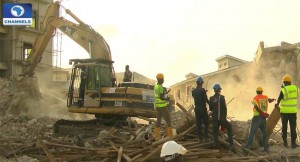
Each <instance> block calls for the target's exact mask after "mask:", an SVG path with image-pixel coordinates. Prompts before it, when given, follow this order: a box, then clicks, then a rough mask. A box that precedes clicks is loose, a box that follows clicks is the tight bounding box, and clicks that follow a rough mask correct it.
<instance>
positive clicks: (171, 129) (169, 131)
mask: <svg viewBox="0 0 300 162" xmlns="http://www.w3.org/2000/svg"><path fill="white" fill-rule="evenodd" d="M166 132H167V133H166V134H167V137H170V138H171V137H173V128H172V127H167V128H166Z"/></svg>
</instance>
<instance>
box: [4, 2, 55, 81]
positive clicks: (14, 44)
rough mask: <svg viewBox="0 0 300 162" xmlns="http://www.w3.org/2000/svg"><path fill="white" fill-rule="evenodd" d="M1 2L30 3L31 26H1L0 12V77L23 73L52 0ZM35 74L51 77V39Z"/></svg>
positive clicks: (43, 77)
mask: <svg viewBox="0 0 300 162" xmlns="http://www.w3.org/2000/svg"><path fill="white" fill-rule="evenodd" d="M3 3H31V4H32V16H33V18H32V19H33V23H32V25H31V26H3V25H2V13H0V17H1V23H0V24H1V25H0V77H3V78H10V77H12V76H17V75H19V74H22V73H23V71H24V68H25V65H26V61H27V60H26V59H28V57H29V55H30V52H31V50H32V46H33V43H34V41H35V38H36V37H37V35H38V34H40V33H41V32H43V31H40V27H39V26H40V24H41V22H42V21H43V18H44V15H45V13H46V11H47V8H48V6H49V5H50V4H51V3H52V0H15V1H12V0H0V5H1V6H2V4H3ZM35 74H36V76H38V77H39V78H41V79H43V80H48V81H49V80H51V79H52V41H50V42H49V43H48V45H47V47H46V49H45V51H44V54H43V58H42V60H41V62H40V63H39V65H38V67H37V68H36V71H35Z"/></svg>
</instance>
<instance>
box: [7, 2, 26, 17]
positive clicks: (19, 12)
mask: <svg viewBox="0 0 300 162" xmlns="http://www.w3.org/2000/svg"><path fill="white" fill-rule="evenodd" d="M10 13H11V14H12V15H13V16H15V17H21V16H23V15H24V13H25V9H24V7H23V6H20V5H15V6H13V7H12V8H11V9H10Z"/></svg>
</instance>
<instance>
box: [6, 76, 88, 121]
mask: <svg viewBox="0 0 300 162" xmlns="http://www.w3.org/2000/svg"><path fill="white" fill-rule="evenodd" d="M39 81H41V82H42V83H39ZM12 82H13V83H12V85H15V86H12V87H15V88H14V90H13V97H12V101H11V104H10V107H9V108H8V110H7V112H8V113H9V114H14V115H27V116H33V117H43V116H47V117H50V118H57V119H78V120H81V119H90V118H93V117H94V116H93V115H85V114H76V113H70V112H68V108H67V89H59V88H54V87H53V85H52V84H50V82H49V81H48V82H49V84H47V81H45V80H43V79H41V80H39V79H38V78H34V77H17V78H14V79H13V81H12Z"/></svg>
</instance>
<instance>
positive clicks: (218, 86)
mask: <svg viewBox="0 0 300 162" xmlns="http://www.w3.org/2000/svg"><path fill="white" fill-rule="evenodd" d="M213 89H222V88H221V86H220V84H215V85H214V86H213Z"/></svg>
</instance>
